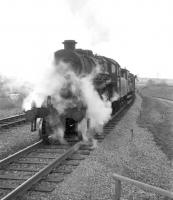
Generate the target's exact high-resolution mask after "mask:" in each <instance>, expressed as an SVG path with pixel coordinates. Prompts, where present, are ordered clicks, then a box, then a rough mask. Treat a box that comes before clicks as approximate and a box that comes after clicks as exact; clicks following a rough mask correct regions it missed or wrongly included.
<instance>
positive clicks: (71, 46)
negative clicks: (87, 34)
mask: <svg viewBox="0 0 173 200" xmlns="http://www.w3.org/2000/svg"><path fill="white" fill-rule="evenodd" d="M63 44H64V49H66V50H71V51H73V50H75V46H76V44H77V42H76V41H75V40H64V42H63Z"/></svg>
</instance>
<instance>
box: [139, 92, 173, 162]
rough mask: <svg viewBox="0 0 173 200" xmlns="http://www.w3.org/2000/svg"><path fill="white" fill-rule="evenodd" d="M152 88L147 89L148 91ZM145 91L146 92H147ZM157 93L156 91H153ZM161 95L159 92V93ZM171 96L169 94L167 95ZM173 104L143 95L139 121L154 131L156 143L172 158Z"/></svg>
mask: <svg viewBox="0 0 173 200" xmlns="http://www.w3.org/2000/svg"><path fill="white" fill-rule="evenodd" d="M151 91H152V90H149V91H146V93H149V92H151ZM146 93H145V94H146ZM153 93H154V94H157V93H156V91H155V92H153ZM158 95H159V93H158ZM167 96H169V95H167ZM172 118H173V106H172V105H169V104H165V103H164V102H160V101H159V100H155V99H152V98H150V97H147V96H143V102H142V110H141V112H140V117H139V119H138V123H139V124H140V126H141V127H144V128H147V129H148V130H149V131H150V132H152V134H153V136H154V140H155V142H156V144H158V145H159V147H160V148H161V150H162V151H163V152H164V153H165V154H166V155H167V156H168V158H169V159H170V160H171V159H172V158H173V128H172V127H173V122H172Z"/></svg>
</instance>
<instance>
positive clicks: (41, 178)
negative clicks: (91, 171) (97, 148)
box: [0, 102, 132, 200]
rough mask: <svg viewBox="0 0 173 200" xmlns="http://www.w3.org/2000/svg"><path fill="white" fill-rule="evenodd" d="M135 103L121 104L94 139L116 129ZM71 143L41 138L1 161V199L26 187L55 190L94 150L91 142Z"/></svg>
mask: <svg viewBox="0 0 173 200" xmlns="http://www.w3.org/2000/svg"><path fill="white" fill-rule="evenodd" d="M131 104H132V102H130V103H129V104H127V105H126V106H124V107H122V108H121V109H120V110H119V111H118V112H117V113H116V114H115V115H114V116H113V118H112V119H111V120H110V121H109V122H108V123H107V124H106V126H105V127H104V132H103V134H102V135H97V136H95V138H96V139H97V140H98V141H99V142H101V141H102V140H103V139H104V138H105V136H106V135H107V134H108V133H109V132H110V131H111V130H113V128H114V127H115V124H116V122H117V119H118V118H119V116H121V115H122V113H123V111H124V110H125V109H126V108H128V107H129V105H131ZM67 141H68V144H65V145H61V144H53V145H43V144H42V141H39V142H37V143H35V144H33V145H31V146H29V147H27V148H25V149H23V150H21V151H19V152H17V153H15V154H13V155H11V156H9V157H7V158H5V159H3V160H1V161H0V198H1V200H10V199H13V200H14V199H16V197H19V196H21V195H22V194H23V193H25V192H26V191H27V190H31V191H39V192H52V191H53V190H54V188H55V187H56V185H57V183H59V182H62V181H63V180H64V176H65V174H68V173H71V172H72V170H73V169H74V168H75V167H76V166H78V165H79V163H80V160H83V159H85V157H86V156H87V155H89V154H90V151H91V150H92V148H91V146H90V145H84V144H83V143H82V142H79V141H75V140H74V139H70V138H69V139H67Z"/></svg>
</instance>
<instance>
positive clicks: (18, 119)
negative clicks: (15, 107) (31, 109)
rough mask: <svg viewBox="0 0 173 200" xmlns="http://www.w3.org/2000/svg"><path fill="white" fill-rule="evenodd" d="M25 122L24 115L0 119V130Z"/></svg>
mask: <svg viewBox="0 0 173 200" xmlns="http://www.w3.org/2000/svg"><path fill="white" fill-rule="evenodd" d="M25 122H26V120H25V114H19V115H14V116H11V117H7V118H4V119H0V129H2V128H9V127H12V126H16V125H19V124H23V123H25Z"/></svg>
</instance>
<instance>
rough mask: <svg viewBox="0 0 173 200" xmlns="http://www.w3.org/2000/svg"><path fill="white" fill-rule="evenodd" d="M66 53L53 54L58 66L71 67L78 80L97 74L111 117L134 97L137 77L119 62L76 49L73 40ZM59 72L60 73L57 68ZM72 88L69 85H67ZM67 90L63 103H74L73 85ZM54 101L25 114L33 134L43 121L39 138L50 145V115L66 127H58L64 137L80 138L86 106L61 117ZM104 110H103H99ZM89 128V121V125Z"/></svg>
mask: <svg viewBox="0 0 173 200" xmlns="http://www.w3.org/2000/svg"><path fill="white" fill-rule="evenodd" d="M63 44H64V49H62V50H59V51H56V52H55V54H54V60H55V66H58V63H59V62H60V61H63V62H64V63H70V68H71V70H72V71H73V72H74V73H75V74H76V76H78V77H83V76H87V75H90V74H92V73H93V71H96V69H97V73H95V75H94V76H93V78H92V82H93V85H94V88H95V90H96V91H97V93H98V95H99V97H100V98H101V99H103V98H106V100H107V101H109V102H111V107H112V114H114V113H115V112H117V111H118V110H119V109H120V108H121V106H123V105H124V104H125V103H126V102H127V101H128V100H130V99H133V98H134V97H135V78H136V76H135V75H134V74H132V73H130V72H129V71H128V70H127V69H123V68H121V67H120V65H119V64H118V62H116V61H115V60H113V59H111V58H107V57H104V56H100V55H95V54H93V52H92V51H91V50H84V49H76V47H75V46H76V42H75V41H74V40H65V41H64V42H63ZM57 70H59V69H58V68H57ZM68 84H69V85H68ZM66 88H68V90H63V89H62V90H61V91H60V95H61V97H62V98H63V99H64V100H68V99H73V100H74V101H75V99H74V98H75V97H74V95H73V94H72V90H71V89H70V88H71V85H70V81H69V83H68V81H67V85H66ZM51 100H52V97H51V96H48V97H47V105H46V106H43V107H40V108H36V106H35V105H33V106H32V109H31V110H28V111H27V112H26V118H27V119H28V120H29V121H31V122H32V124H31V131H35V130H36V120H37V118H41V119H42V120H41V125H40V127H41V128H40V137H41V138H42V139H43V141H44V142H45V143H48V141H49V135H50V132H51V129H52V127H51V126H52V125H50V123H49V117H50V115H51V116H53V119H58V120H60V121H61V122H63V123H59V121H58V120H57V121H56V125H57V126H59V125H60V124H61V126H62V124H63V125H64V127H65V128H64V132H65V137H66V136H69V135H73V134H78V130H77V126H78V124H79V123H80V122H81V121H82V119H83V118H85V116H86V109H87V108H86V105H85V104H83V103H82V102H80V101H78V104H76V105H75V106H72V107H68V108H67V109H66V110H65V112H64V113H63V114H61V115H60V114H59V113H58V111H57V109H56V108H55V107H54V106H53V104H52V102H51ZM100 109H102V108H100ZM87 126H88V127H89V119H88V121H87Z"/></svg>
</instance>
